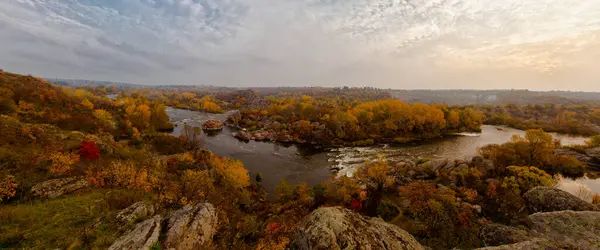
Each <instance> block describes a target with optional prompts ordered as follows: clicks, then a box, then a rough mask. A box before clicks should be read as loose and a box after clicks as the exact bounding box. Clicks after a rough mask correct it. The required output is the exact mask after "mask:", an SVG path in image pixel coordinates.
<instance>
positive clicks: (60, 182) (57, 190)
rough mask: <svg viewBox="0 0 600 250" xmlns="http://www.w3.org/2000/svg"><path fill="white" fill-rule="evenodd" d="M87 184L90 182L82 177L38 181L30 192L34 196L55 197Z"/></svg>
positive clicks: (87, 185) (84, 186)
mask: <svg viewBox="0 0 600 250" xmlns="http://www.w3.org/2000/svg"><path fill="white" fill-rule="evenodd" d="M89 186H90V183H89V182H88V181H87V180H86V179H85V178H83V177H70V178H62V179H53V180H48V181H44V182H40V183H38V184H35V185H34V186H33V187H32V188H31V192H32V193H33V195H34V196H39V197H44V198H55V197H58V196H61V195H63V194H69V193H72V192H75V191H77V190H80V189H82V188H86V187H89Z"/></svg>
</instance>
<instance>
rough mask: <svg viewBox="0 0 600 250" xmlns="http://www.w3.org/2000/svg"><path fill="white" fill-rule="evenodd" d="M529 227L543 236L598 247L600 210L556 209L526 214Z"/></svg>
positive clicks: (599, 241)
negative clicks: (555, 210)
mask: <svg viewBox="0 0 600 250" xmlns="http://www.w3.org/2000/svg"><path fill="white" fill-rule="evenodd" d="M528 218H529V221H530V223H531V225H530V227H531V229H532V230H533V231H535V232H536V233H539V234H542V235H543V236H544V237H545V238H547V239H551V240H554V241H557V242H563V243H566V244H570V245H572V246H574V247H573V248H571V249H599V248H600V212H592V211H557V212H548V213H535V214H532V215H529V216H528Z"/></svg>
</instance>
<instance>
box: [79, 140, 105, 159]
mask: <svg viewBox="0 0 600 250" xmlns="http://www.w3.org/2000/svg"><path fill="white" fill-rule="evenodd" d="M80 146H81V149H79V155H81V156H82V157H83V158H85V159H87V160H95V159H98V158H99V157H100V149H98V146H96V143H95V142H93V141H86V140H84V141H82V142H81V144H80Z"/></svg>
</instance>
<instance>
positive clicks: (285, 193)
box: [275, 179, 294, 202]
mask: <svg viewBox="0 0 600 250" xmlns="http://www.w3.org/2000/svg"><path fill="white" fill-rule="evenodd" d="M293 194H294V186H292V185H291V184H289V183H288V182H287V181H286V180H285V179H283V180H281V182H279V184H277V187H275V197H276V198H277V201H279V202H286V201H289V200H290V199H292V196H293Z"/></svg>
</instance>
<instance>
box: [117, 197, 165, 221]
mask: <svg viewBox="0 0 600 250" xmlns="http://www.w3.org/2000/svg"><path fill="white" fill-rule="evenodd" d="M155 212H156V207H155V206H154V205H152V204H150V203H146V202H144V201H138V202H136V203H133V204H132V205H131V206H129V207H127V208H125V209H123V210H121V211H120V212H119V213H117V220H119V221H120V222H121V223H123V224H127V223H131V222H133V221H135V220H137V219H140V218H144V217H150V216H153V215H154V213H155Z"/></svg>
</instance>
